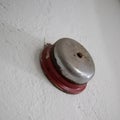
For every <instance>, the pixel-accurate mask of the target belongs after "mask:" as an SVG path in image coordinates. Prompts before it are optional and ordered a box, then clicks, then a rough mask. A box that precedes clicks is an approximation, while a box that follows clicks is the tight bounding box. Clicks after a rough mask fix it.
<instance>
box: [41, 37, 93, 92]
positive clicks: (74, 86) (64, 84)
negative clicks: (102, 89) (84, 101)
mask: <svg viewBox="0 0 120 120" xmlns="http://www.w3.org/2000/svg"><path fill="white" fill-rule="evenodd" d="M41 66H42V68H43V71H44V73H45V74H46V76H47V77H48V79H49V80H50V81H51V82H52V83H53V84H54V85H55V86H56V87H57V88H59V89H60V90H62V91H64V92H66V93H71V94H77V93H80V92H81V91H83V90H84V89H85V88H86V85H87V82H88V81H89V80H90V79H91V78H92V77H93V76H94V73H95V65H94V62H93V60H92V57H91V55H90V54H89V53H88V51H87V50H86V49H85V48H84V47H83V46H82V45H81V44H80V43H78V42H77V41H75V40H73V39H70V38H63V39H60V40H58V41H57V42H56V43H54V44H53V45H51V44H47V45H46V46H45V47H44V50H43V52H42V56H41Z"/></svg>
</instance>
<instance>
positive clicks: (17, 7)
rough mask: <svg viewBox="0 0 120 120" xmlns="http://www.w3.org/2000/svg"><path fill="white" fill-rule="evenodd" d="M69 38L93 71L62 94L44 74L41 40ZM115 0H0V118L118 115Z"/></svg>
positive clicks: (119, 7) (70, 119)
mask: <svg viewBox="0 0 120 120" xmlns="http://www.w3.org/2000/svg"><path fill="white" fill-rule="evenodd" d="M62 37H71V38H73V39H76V40H78V41H79V42H80V43H81V44H83V45H84V46H85V47H86V48H87V49H88V50H89V52H90V53H91V55H92V57H93V59H94V61H95V65H96V74H95V76H94V78H93V79H92V80H91V81H90V82H89V83H88V86H87V89H86V90H85V91H84V92H82V93H81V94H78V95H68V94H65V93H63V92H61V91H59V90H58V89H56V88H55V87H54V86H53V85H52V84H51V83H50V82H49V81H48V80H47V78H46V77H45V76H44V74H43V72H42V70H41V67H40V64H39V53H40V52H41V50H42V48H43V46H44V42H46V43H47V42H51V43H54V42H55V41H56V40H57V39H59V38H62ZM119 40H120V1H119V0H0V120H119V119H120V115H119V112H120V102H119V101H120V94H119V91H120V87H119V84H120V81H119V73H120V72H119V71H120V63H119V60H120V53H119V52H120V47H119V46H120V41H119Z"/></svg>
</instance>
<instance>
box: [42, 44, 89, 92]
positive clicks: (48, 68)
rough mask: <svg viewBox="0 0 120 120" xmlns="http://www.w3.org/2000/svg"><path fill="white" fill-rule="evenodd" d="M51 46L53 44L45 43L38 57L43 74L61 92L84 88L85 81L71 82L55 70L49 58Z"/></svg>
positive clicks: (78, 90)
mask: <svg viewBox="0 0 120 120" xmlns="http://www.w3.org/2000/svg"><path fill="white" fill-rule="evenodd" d="M52 47H53V45H51V44H47V45H46V46H45V47H44V50H43V52H42V56H41V58H40V63H41V66H42V69H43V71H44V73H45V75H46V76H47V78H48V79H49V80H50V81H51V82H52V83H53V85H55V86H56V87H57V88H59V89H60V90H62V91H63V92H66V93H69V94H78V93H80V92H82V91H83V90H84V89H85V88H86V86H87V83H85V84H81V85H80V84H76V83H73V82H71V81H70V80H68V79H67V78H65V77H64V76H62V75H61V74H60V73H59V72H58V71H57V70H56V68H55V65H54V63H53V62H52V60H51V52H52V51H51V49H52Z"/></svg>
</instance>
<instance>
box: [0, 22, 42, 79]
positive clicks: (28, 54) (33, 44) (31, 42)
mask: <svg viewBox="0 0 120 120" xmlns="http://www.w3.org/2000/svg"><path fill="white" fill-rule="evenodd" d="M0 36H1V39H0V60H3V61H4V62H5V64H9V65H12V66H14V67H16V69H20V70H22V71H24V72H28V73H29V74H32V75H34V76H37V77H39V78H40V73H41V71H42V70H41V68H40V62H39V55H40V52H41V50H42V48H43V45H44V41H43V40H40V39H37V38H34V37H32V36H31V35H29V34H27V33H25V32H24V31H21V30H20V29H16V28H14V27H12V26H10V25H7V24H4V23H1V24H0Z"/></svg>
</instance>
